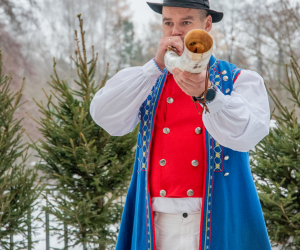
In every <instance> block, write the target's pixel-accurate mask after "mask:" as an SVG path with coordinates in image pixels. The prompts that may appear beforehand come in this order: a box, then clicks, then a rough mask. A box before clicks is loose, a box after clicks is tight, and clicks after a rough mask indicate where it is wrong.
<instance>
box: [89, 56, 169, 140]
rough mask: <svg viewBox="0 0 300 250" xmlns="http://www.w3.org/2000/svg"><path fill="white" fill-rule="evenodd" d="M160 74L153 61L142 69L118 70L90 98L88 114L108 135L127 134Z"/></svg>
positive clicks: (136, 121) (133, 125)
mask: <svg viewBox="0 0 300 250" xmlns="http://www.w3.org/2000/svg"><path fill="white" fill-rule="evenodd" d="M162 74H163V72H162V71H161V70H160V69H159V68H158V66H157V65H156V63H155V61H154V59H152V60H151V61H149V62H148V63H146V64H145V65H144V66H142V67H131V68H127V69H123V70H121V71H119V72H118V73H117V74H116V75H115V76H113V77H112V78H111V79H110V80H108V81H107V83H106V85H105V86H104V87H103V88H102V89H100V90H99V91H98V92H97V93H96V95H95V96H94V98H93V100H92V102H91V106H90V114H91V116H92V118H93V119H94V121H95V122H96V123H97V124H98V125H99V126H101V127H102V128H103V129H105V130H106V131H107V132H108V133H109V134H110V135H113V136H122V135H125V134H127V133H129V132H131V131H132V130H133V129H134V128H135V126H136V125H137V123H138V122H139V118H138V114H139V108H140V106H141V105H142V103H143V102H144V101H145V100H146V98H147V96H148V95H149V93H150V91H151V89H152V87H153V86H154V85H155V83H156V81H157V79H158V78H159V77H160V76H161V75H162Z"/></svg>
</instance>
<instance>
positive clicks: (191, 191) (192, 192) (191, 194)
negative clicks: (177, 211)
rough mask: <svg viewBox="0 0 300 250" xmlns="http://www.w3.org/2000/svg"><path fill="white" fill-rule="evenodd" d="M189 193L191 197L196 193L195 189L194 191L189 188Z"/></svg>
mask: <svg viewBox="0 0 300 250" xmlns="http://www.w3.org/2000/svg"><path fill="white" fill-rule="evenodd" d="M187 195H188V196H189V197H191V196H193V195H194V191H193V190H192V189H190V190H188V191H187Z"/></svg>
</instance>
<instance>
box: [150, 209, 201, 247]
mask: <svg viewBox="0 0 300 250" xmlns="http://www.w3.org/2000/svg"><path fill="white" fill-rule="evenodd" d="M200 220H201V212H194V213H188V216H187V217H186V218H184V217H183V214H182V213H181V214H166V213H160V212H154V224H155V241H156V249H157V250H199V240H200Z"/></svg>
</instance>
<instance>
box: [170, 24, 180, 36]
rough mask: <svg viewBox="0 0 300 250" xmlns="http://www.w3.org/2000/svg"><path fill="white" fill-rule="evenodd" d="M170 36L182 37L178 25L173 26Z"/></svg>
mask: <svg viewBox="0 0 300 250" xmlns="http://www.w3.org/2000/svg"><path fill="white" fill-rule="evenodd" d="M172 36H182V31H181V30H180V27H179V25H174V28H173V30H172Z"/></svg>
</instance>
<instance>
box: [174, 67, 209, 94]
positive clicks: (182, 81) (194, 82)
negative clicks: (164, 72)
mask: <svg viewBox="0 0 300 250" xmlns="http://www.w3.org/2000/svg"><path fill="white" fill-rule="evenodd" d="M206 71H207V69H205V70H203V71H202V72H201V73H199V74H193V73H189V72H186V71H183V72H182V71H181V70H180V69H178V68H174V69H173V70H172V73H173V76H174V79H175V81H176V83H177V84H178V86H179V87H180V88H181V89H182V91H183V92H184V93H186V94H187V95H189V96H196V97H199V96H200V95H201V94H202V93H204V91H205V79H206ZM209 87H211V82H210V81H208V88H209Z"/></svg>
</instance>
